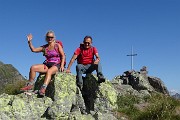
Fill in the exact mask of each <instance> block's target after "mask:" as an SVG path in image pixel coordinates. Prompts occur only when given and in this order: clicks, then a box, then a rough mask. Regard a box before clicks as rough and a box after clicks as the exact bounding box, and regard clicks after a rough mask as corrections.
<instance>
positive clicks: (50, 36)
mask: <svg viewBox="0 0 180 120" xmlns="http://www.w3.org/2000/svg"><path fill="white" fill-rule="evenodd" d="M46 37H47V38H54V37H53V36H46Z"/></svg>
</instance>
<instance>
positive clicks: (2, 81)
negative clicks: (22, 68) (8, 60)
mask: <svg viewBox="0 0 180 120" xmlns="http://www.w3.org/2000/svg"><path fill="white" fill-rule="evenodd" d="M24 80H25V78H24V77H23V76H22V75H21V74H20V73H19V72H18V70H17V69H16V68H15V67H13V65H11V64H4V63H3V62H1V61H0V94H2V93H9V94H11V90H13V91H14V90H15V89H16V88H17V87H20V86H21V85H20V84H24ZM18 85H19V86H18Z"/></svg>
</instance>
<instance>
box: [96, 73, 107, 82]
mask: <svg viewBox="0 0 180 120" xmlns="http://www.w3.org/2000/svg"><path fill="white" fill-rule="evenodd" d="M105 80H106V79H105V78H104V76H103V75H99V76H98V83H102V82H105Z"/></svg>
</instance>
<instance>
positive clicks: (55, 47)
mask: <svg viewBox="0 0 180 120" xmlns="http://www.w3.org/2000/svg"><path fill="white" fill-rule="evenodd" d="M56 44H59V45H60V46H61V47H62V48H63V44H62V42H61V41H60V40H56ZM56 44H55V46H54V49H55V50H56V52H58V46H57V45H56ZM47 46H48V44H46V45H43V56H45V55H46V54H47V53H46V48H47ZM64 55H65V56H66V54H65V53H64ZM45 61H46V62H47V60H45ZM65 65H66V58H65V60H64V66H65Z"/></svg>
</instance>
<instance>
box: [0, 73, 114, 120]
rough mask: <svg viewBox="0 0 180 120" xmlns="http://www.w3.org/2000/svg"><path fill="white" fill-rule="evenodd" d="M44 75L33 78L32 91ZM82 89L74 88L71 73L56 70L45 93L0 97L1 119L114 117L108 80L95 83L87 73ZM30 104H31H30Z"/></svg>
mask: <svg viewBox="0 0 180 120" xmlns="http://www.w3.org/2000/svg"><path fill="white" fill-rule="evenodd" d="M43 79H44V75H40V76H39V77H38V79H37V82H36V85H35V90H38V89H39V86H41V85H42V81H43ZM84 81H86V82H84V88H83V90H82V91H80V90H79V88H78V87H76V79H75V75H72V74H66V73H58V74H57V75H55V76H54V79H53V80H52V81H51V82H50V84H49V86H48V88H47V91H46V96H45V97H42V96H39V95H38V94H34V93H33V92H28V93H21V94H18V95H7V94H2V95H1V96H0V106H1V107H0V118H1V119H6V120H8V119H15V120H21V119H64V120H67V119H70V120H71V119H72V120H74V119H78V120H83V119H84V120H95V119H103V120H109V119H111V120H116V118H115V117H114V116H113V114H112V110H113V109H115V108H116V107H117V106H116V100H117V94H116V91H115V89H114V88H113V86H112V84H111V83H110V81H106V82H105V83H101V84H98V83H97V77H96V76H94V75H87V77H86V78H85V79H84ZM33 106H34V107H33Z"/></svg>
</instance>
